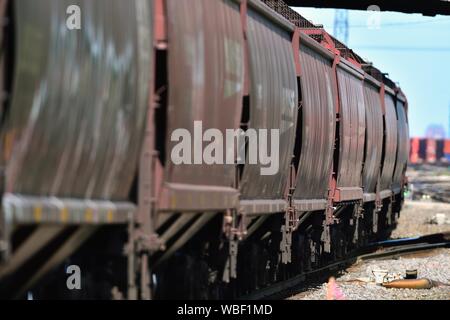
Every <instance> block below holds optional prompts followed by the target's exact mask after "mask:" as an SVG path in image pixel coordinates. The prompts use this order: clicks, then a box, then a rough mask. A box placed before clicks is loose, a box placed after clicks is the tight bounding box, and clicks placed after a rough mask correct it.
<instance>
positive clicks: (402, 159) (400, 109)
mask: <svg viewBox="0 0 450 320" xmlns="http://www.w3.org/2000/svg"><path fill="white" fill-rule="evenodd" d="M397 118H398V122H397V125H398V127H397V128H398V138H397V139H398V140H397V141H398V147H397V163H396V166H395V171H394V182H393V189H394V191H395V192H399V191H400V188H401V186H402V179H403V174H404V170H405V168H406V165H407V163H408V155H409V128H408V119H407V117H406V113H405V104H404V103H403V102H402V101H397Z"/></svg>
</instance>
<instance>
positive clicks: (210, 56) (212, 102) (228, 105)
mask: <svg viewBox="0 0 450 320" xmlns="http://www.w3.org/2000/svg"><path fill="white" fill-rule="evenodd" d="M167 12H168V37H169V47H168V64H169V73H168V77H169V104H168V131H167V150H166V166H165V181H167V182H170V183H179V184H190V185H212V186H227V187H231V186H232V184H233V180H234V166H233V165H221V164H214V165H208V164H205V163H204V162H203V164H180V165H175V164H174V163H173V162H172V161H171V151H172V149H173V147H174V146H176V145H177V144H178V142H171V141H170V140H171V134H172V133H173V131H174V130H176V129H187V130H188V131H189V132H190V133H191V136H192V137H194V121H202V127H203V131H205V130H207V129H210V128H214V129H218V130H220V131H221V133H222V134H223V136H224V137H225V130H226V129H238V128H239V124H240V117H241V105H242V94H243V92H242V91H243V83H244V47H243V35H242V27H241V20H240V12H239V5H238V4H237V3H236V2H235V1H230V0H220V1H210V0H198V1H189V0H181V1H180V0H168V1H167ZM200 138H201V137H200ZM208 144H209V143H203V148H205V147H206V146H207V145H208ZM224 144H225V143H224ZM193 149H194V144H193V143H192V151H193ZM223 154H224V155H225V149H224V153H223ZM193 157H194V152H192V158H193Z"/></svg>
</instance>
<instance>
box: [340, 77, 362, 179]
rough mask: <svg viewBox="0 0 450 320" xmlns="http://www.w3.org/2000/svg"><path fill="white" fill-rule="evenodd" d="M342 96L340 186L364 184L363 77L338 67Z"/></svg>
mask: <svg viewBox="0 0 450 320" xmlns="http://www.w3.org/2000/svg"><path fill="white" fill-rule="evenodd" d="M337 76H338V84H339V96H340V117H341V121H340V127H339V129H340V135H341V136H340V140H339V141H340V143H339V148H340V150H339V166H338V176H337V186H338V187H361V185H362V182H361V178H362V165H363V156H364V138H365V129H366V124H365V110H364V107H365V106H364V93H363V81H362V79H361V78H358V77H356V76H355V75H353V74H351V73H349V72H347V71H345V70H344V69H341V68H338V69H337Z"/></svg>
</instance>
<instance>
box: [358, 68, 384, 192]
mask: <svg viewBox="0 0 450 320" xmlns="http://www.w3.org/2000/svg"><path fill="white" fill-rule="evenodd" d="M364 101H365V105H366V126H367V128H366V143H365V157H364V171H363V187H364V193H367V194H374V193H375V191H376V190H375V188H376V185H377V182H378V177H379V175H380V167H381V157H382V155H383V110H382V106H381V100H380V83H379V82H378V81H377V80H375V79H374V78H372V77H370V76H368V75H366V82H365V84H364Z"/></svg>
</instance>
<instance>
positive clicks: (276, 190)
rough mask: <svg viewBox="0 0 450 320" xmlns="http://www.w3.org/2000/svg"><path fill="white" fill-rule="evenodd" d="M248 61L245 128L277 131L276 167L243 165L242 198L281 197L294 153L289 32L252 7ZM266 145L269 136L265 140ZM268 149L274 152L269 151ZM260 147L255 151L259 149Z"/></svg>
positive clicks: (293, 85) (295, 95) (295, 98)
mask: <svg viewBox="0 0 450 320" xmlns="http://www.w3.org/2000/svg"><path fill="white" fill-rule="evenodd" d="M247 36H248V43H249V60H250V61H249V64H250V83H251V90H250V123H249V128H252V129H258V130H259V129H267V130H269V131H268V133H267V135H268V137H270V130H272V129H277V130H279V137H280V141H279V142H280V147H279V170H278V172H277V173H276V174H274V175H262V174H261V168H262V167H267V166H266V165H261V164H246V165H245V168H244V172H243V177H242V188H241V192H242V197H243V198H244V199H252V198H258V199H280V198H282V197H283V194H284V191H285V188H286V183H287V178H288V176H289V166H290V163H291V160H292V155H293V153H294V143H295V130H296V122H297V105H298V92H297V78H296V74H295V63H294V55H293V52H292V44H291V39H290V35H289V33H288V32H287V31H285V30H284V29H282V28H281V27H280V26H278V25H276V24H274V23H273V22H271V21H269V20H268V19H267V18H265V17H264V16H262V15H260V14H259V13H257V12H256V11H254V10H249V11H248V32H247ZM267 145H268V147H270V145H271V139H268V140H267ZM268 150H269V152H270V153H272V152H276V150H273V151H272V150H270V148H268ZM260 151H261V150H259V152H260Z"/></svg>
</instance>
